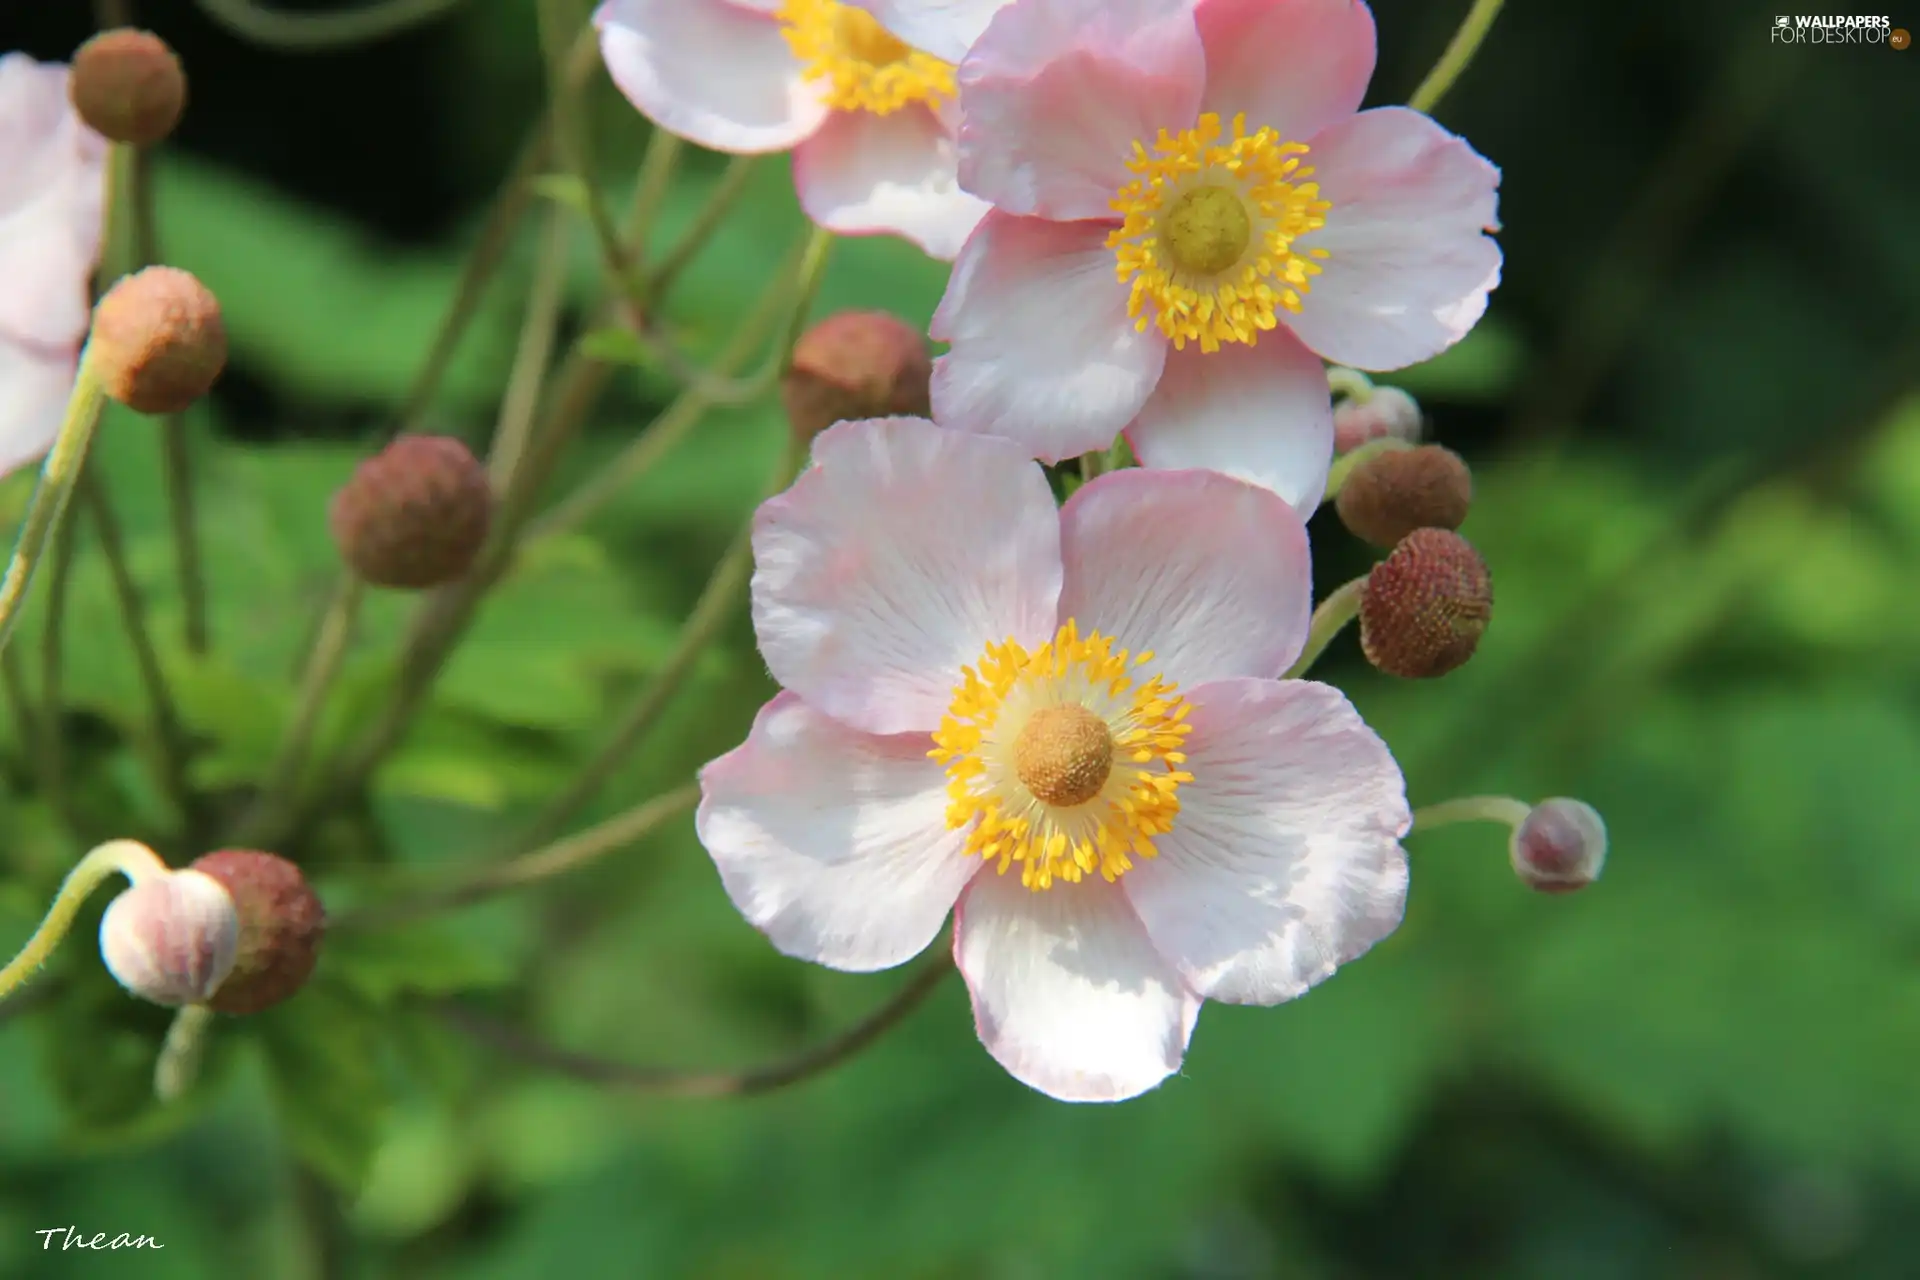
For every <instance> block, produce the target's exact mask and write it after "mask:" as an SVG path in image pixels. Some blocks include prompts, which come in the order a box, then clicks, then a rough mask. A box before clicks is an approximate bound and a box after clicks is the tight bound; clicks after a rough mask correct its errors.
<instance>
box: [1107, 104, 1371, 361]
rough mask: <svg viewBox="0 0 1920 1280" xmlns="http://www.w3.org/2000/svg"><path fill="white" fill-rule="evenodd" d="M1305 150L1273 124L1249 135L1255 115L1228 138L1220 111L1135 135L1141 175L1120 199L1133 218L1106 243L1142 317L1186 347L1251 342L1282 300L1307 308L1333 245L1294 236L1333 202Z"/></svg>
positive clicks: (1238, 120)
mask: <svg viewBox="0 0 1920 1280" xmlns="http://www.w3.org/2000/svg"><path fill="white" fill-rule="evenodd" d="M1306 154H1307V147H1306V144H1304V143H1300V142H1283V141H1282V140H1281V138H1280V135H1279V134H1277V133H1275V132H1274V131H1273V130H1272V129H1261V130H1259V131H1257V132H1255V133H1251V134H1250V133H1248V132H1247V121H1246V117H1245V116H1235V117H1234V118H1233V136H1232V137H1230V138H1229V137H1226V136H1225V134H1224V132H1223V130H1222V128H1221V124H1220V117H1219V116H1217V115H1214V114H1211V113H1209V114H1207V115H1203V116H1201V117H1200V120H1199V123H1198V124H1196V125H1195V126H1194V127H1193V128H1191V129H1186V130H1183V131H1182V132H1180V133H1178V134H1170V133H1168V132H1167V131H1165V130H1164V129H1163V130H1161V132H1160V136H1159V138H1158V139H1157V140H1156V141H1155V142H1154V144H1153V147H1152V149H1151V150H1149V149H1148V148H1147V146H1146V144H1145V143H1142V142H1135V143H1134V144H1133V158H1132V159H1130V160H1129V161H1127V168H1128V169H1130V170H1132V171H1133V173H1134V174H1135V175H1137V176H1136V177H1135V178H1134V180H1133V181H1131V182H1129V183H1128V184H1127V185H1126V186H1124V187H1122V188H1121V189H1120V190H1119V192H1118V193H1117V194H1116V195H1115V196H1114V198H1113V201H1112V206H1113V210H1114V212H1116V213H1118V214H1120V215H1121V217H1122V222H1121V224H1120V225H1119V226H1118V227H1116V228H1114V230H1113V231H1112V232H1111V233H1110V234H1109V235H1108V236H1107V245H1108V247H1109V248H1111V249H1113V251H1114V270H1115V272H1116V274H1118V276H1119V278H1120V283H1122V284H1126V285H1130V286H1131V292H1130V293H1129V296H1128V298H1127V314H1129V315H1131V316H1132V317H1133V319H1134V325H1135V327H1137V328H1138V329H1139V330H1140V331H1141V332H1142V333H1145V332H1146V330H1147V326H1148V325H1153V326H1154V327H1156V328H1158V329H1159V330H1160V332H1161V333H1163V334H1165V335H1166V336H1167V338H1168V339H1170V340H1171V341H1172V342H1173V345H1174V347H1175V348H1176V349H1183V348H1185V346H1186V345H1187V343H1189V342H1198V343H1199V344H1200V349H1201V350H1202V351H1218V350H1219V349H1220V344H1221V343H1223V342H1243V343H1246V344H1248V345H1249V346H1251V345H1252V344H1253V342H1254V340H1255V339H1256V338H1258V337H1259V335H1260V333H1261V332H1262V331H1263V330H1267V329H1271V328H1273V327H1274V326H1275V325H1276V324H1278V323H1279V320H1278V318H1277V317H1276V316H1275V314H1274V313H1275V311H1276V309H1278V310H1286V311H1294V312H1297V311H1299V310H1300V298H1301V295H1303V294H1305V293H1306V292H1308V290H1309V288H1310V287H1311V285H1310V280H1311V278H1312V277H1313V276H1315V275H1318V274H1319V272H1320V267H1319V265H1318V263H1317V262H1316V261H1314V260H1315V259H1319V258H1325V257H1326V256H1327V252H1326V250H1324V249H1309V250H1307V251H1305V252H1304V253H1303V252H1300V251H1299V250H1296V249H1295V248H1294V243H1293V242H1294V241H1295V240H1296V239H1298V238H1299V237H1301V236H1303V235H1305V234H1306V233H1307V232H1309V231H1317V230H1318V229H1320V228H1321V227H1323V226H1325V225H1326V221H1327V218H1326V215H1327V212H1328V210H1330V209H1331V208H1332V207H1333V206H1332V205H1331V204H1329V203H1328V202H1327V201H1325V200H1322V199H1321V198H1320V186H1319V184H1318V183H1314V182H1308V181H1306V179H1308V178H1310V177H1312V176H1313V170H1312V169H1311V168H1309V167H1306V166H1305V165H1303V164H1302V163H1301V157H1302V156H1304V155H1306Z"/></svg>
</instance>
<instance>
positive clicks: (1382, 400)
mask: <svg viewBox="0 0 1920 1280" xmlns="http://www.w3.org/2000/svg"><path fill="white" fill-rule="evenodd" d="M1420 432H1421V424H1420V405H1419V403H1418V402H1417V401H1416V400H1414V398H1413V397H1412V396H1410V395H1408V394H1407V393H1406V392H1404V391H1402V390H1401V389H1400V388H1398V387H1375V388H1374V389H1373V391H1372V394H1370V395H1368V396H1367V398H1366V399H1365V400H1359V399H1350V400H1343V401H1341V402H1340V403H1339V404H1338V405H1336V406H1335V407H1334V410H1333V451H1334V453H1336V454H1341V453H1349V452H1351V451H1352V450H1354V449H1358V448H1359V447H1360V446H1361V445H1363V444H1366V443H1368V442H1369V441H1373V440H1385V439H1389V438H1391V439H1394V440H1404V441H1406V442H1407V443H1408V444H1418V443H1419V442H1420Z"/></svg>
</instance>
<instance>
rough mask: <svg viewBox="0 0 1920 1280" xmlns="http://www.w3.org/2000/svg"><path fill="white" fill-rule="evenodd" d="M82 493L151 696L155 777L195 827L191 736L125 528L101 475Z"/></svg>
mask: <svg viewBox="0 0 1920 1280" xmlns="http://www.w3.org/2000/svg"><path fill="white" fill-rule="evenodd" d="M80 495H81V497H82V499H83V500H84V501H85V502H86V504H87V509H88V511H89V513H90V514H91V515H92V516H93V525H94V531H95V532H96V533H98V534H99V536H100V551H101V555H102V557H103V558H104V559H105V560H106V562H107V576H108V578H109V579H110V580H111V581H112V583H113V596H114V600H115V602H116V603H117V604H118V605H119V606H120V622H121V625H122V626H124V627H125V628H126V632H127V642H128V644H130V645H131V646H132V647H133V661H134V667H135V669H136V670H137V671H138V672H139V675H140V687H141V689H142V690H143V691H144V692H145V694H146V697H147V713H148V715H149V716H151V717H152V719H153V739H154V742H153V765H154V773H155V774H156V775H158V778H159V781H160V789H161V790H162V791H163V792H165V793H166V796H167V799H168V800H169V801H171V802H172V803H173V806H174V808H175V809H176V810H177V811H178V812H179V814H180V820H181V822H182V823H184V824H186V825H187V826H189V827H191V826H192V824H193V822H194V820H195V818H196V817H197V813H196V809H195V805H194V797H193V791H192V789H191V788H190V787H189V786H188V785H187V750H188V743H187V735H186V731H185V729H184V728H182V726H181V724H180V713H179V710H178V708H176V707H175V706H174V703H173V694H172V691H171V690H170V689H169V688H168V687H167V676H166V672H165V671H164V670H162V668H161V666H160V655H159V653H158V651H156V650H155V649H154V647H153V632H152V629H151V628H149V627H148V626H147V609H146V604H145V602H144V601H142V600H141V598H140V586H139V584H138V583H136V582H135V581H134V580H133V569H132V567H131V565H129V564H128V562H127V544H126V538H125V536H124V535H123V534H122V533H121V530H120V519H119V517H118V516H117V515H115V514H114V510H113V500H112V499H111V498H110V497H109V496H108V494H107V490H106V485H105V482H104V481H102V480H101V478H100V477H99V476H97V475H94V474H93V473H92V472H88V473H86V474H84V475H82V476H81V477H80Z"/></svg>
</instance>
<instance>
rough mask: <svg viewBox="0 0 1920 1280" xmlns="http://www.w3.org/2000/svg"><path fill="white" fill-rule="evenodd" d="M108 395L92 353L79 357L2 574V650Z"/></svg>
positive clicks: (69, 494) (70, 495) (70, 493)
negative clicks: (57, 430)
mask: <svg viewBox="0 0 1920 1280" xmlns="http://www.w3.org/2000/svg"><path fill="white" fill-rule="evenodd" d="M106 402H107V394H106V391H105V390H104V389H103V388H102V387H101V385H100V379H99V378H98V377H96V376H95V374H94V372H93V360H92V353H91V351H83V352H82V353H81V355H80V368H79V371H78V373H77V374H76V376H75V378H74V383H73V394H72V396H71V397H70V398H69V399H68V401H67V412H66V416H65V417H64V418H63V419H62V420H61V423H60V433H59V434H58V435H57V436H55V437H54V440H53V448H52V449H51V450H49V451H48V453H47V460H46V463H45V465H43V466H42V467H41V469H40V483H39V484H38V485H36V486H35V487H34V490H33V497H32V498H31V499H29V500H28V503H27V515H26V519H25V520H23V521H22V522H21V525H20V537H19V540H18V541H16V542H15V543H14V546H13V558H12V559H11V560H9V561H8V562H7V572H6V576H5V577H4V578H0V648H5V647H6V643H7V640H8V638H9V637H10V636H11V635H12V634H13V627H14V623H15V622H17V621H18V620H19V617H20V608H21V606H22V605H23V604H24V603H25V602H26V598H27V588H28V587H29V586H31V585H32V584H33V573H34V570H35V569H37V568H39V566H40V560H41V557H42V556H43V555H44V554H45V553H46V549H47V543H48V541H49V540H50V539H51V538H52V537H53V535H54V534H55V533H56V532H58V530H59V528H60V522H61V519H62V518H63V517H64V516H65V515H66V513H67V503H68V502H69V501H71V500H72V498H73V490H74V486H75V485H76V484H77V483H78V482H79V479H80V473H81V471H82V470H83V469H84V468H85V467H86V465H87V448H88V446H90V445H91V444H92V443H93V431H94V428H95V427H96V426H98V425H99V423H100V411H101V409H102V408H104V407H105V406H106Z"/></svg>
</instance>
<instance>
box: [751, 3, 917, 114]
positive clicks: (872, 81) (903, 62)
mask: <svg viewBox="0 0 1920 1280" xmlns="http://www.w3.org/2000/svg"><path fill="white" fill-rule="evenodd" d="M774 17H775V18H776V19H778V20H779V22H780V27H781V32H782V34H784V35H785V36H786V38H787V44H788V46H789V47H791V48H792V49H793V53H794V56H795V57H797V58H798V59H800V62H801V65H802V67H803V69H804V74H805V76H806V78H807V79H808V80H810V81H815V82H820V84H821V88H822V91H823V93H824V94H825V98H826V103H827V105H828V106H830V107H833V108H835V109H836V110H839V111H871V112H872V113H873V114H875V115H880V116H884V115H887V114H889V113H890V112H894V111H898V110H900V108H902V107H905V106H910V105H911V104H913V103H916V102H921V103H929V104H931V103H934V102H937V101H939V100H940V99H943V98H951V97H953V95H954V79H953V65H952V64H951V63H947V62H942V61H940V59H938V58H935V57H933V56H931V55H929V54H925V53H921V52H920V51H919V50H917V49H915V48H913V47H912V46H910V45H908V44H906V43H904V42H902V41H900V40H898V39H896V38H895V37H894V36H893V34H892V33H890V32H889V31H888V30H887V29H886V28H885V27H883V26H881V25H880V23H879V22H878V21H876V20H875V19H874V17H873V15H872V14H870V13H868V12H867V11H866V10H864V9H856V8H854V7H853V6H852V5H850V4H841V3H839V2H838V0H783V2H782V4H781V5H780V7H779V8H778V9H777V10H775V11H774Z"/></svg>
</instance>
